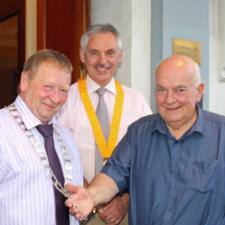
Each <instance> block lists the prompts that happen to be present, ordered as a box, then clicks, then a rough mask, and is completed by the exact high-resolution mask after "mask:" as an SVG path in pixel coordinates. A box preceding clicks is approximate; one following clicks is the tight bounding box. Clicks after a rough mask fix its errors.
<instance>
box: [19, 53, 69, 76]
mask: <svg viewBox="0 0 225 225" xmlns="http://www.w3.org/2000/svg"><path fill="white" fill-rule="evenodd" d="M44 62H53V63H56V64H57V65H58V66H59V67H60V68H62V69H64V70H65V71H67V72H68V73H70V74H72V72H73V66H72V64H71V62H70V60H69V59H68V58H67V56H66V55H64V54H63V53H61V52H58V51H55V50H52V49H43V50H39V51H37V52H36V53H34V54H33V55H32V56H31V57H29V58H28V59H27V61H26V62H25V63H24V65H23V71H25V72H28V74H29V79H32V78H33V77H34V75H35V73H36V72H37V70H38V67H39V66H40V65H41V64H42V63H44Z"/></svg>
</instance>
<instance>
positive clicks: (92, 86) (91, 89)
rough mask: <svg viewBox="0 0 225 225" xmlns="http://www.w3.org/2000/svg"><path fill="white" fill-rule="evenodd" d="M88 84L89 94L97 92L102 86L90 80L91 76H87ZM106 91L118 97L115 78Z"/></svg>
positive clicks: (106, 87)
mask: <svg viewBox="0 0 225 225" xmlns="http://www.w3.org/2000/svg"><path fill="white" fill-rule="evenodd" d="M86 83H87V90H88V93H89V94H92V93H94V92H96V90H97V89H99V88H100V87H101V86H100V85H99V84H98V83H96V82H95V81H94V80H92V79H91V78H90V76H88V75H87V77H86ZM105 89H106V90H107V91H109V92H111V93H112V94H114V95H116V87H115V79H114V77H113V78H112V79H111V81H110V82H109V83H108V84H107V85H106V86H105Z"/></svg>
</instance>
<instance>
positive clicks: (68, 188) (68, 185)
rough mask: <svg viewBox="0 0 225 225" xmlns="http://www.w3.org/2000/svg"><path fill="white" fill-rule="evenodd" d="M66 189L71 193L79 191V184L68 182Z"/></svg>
mask: <svg viewBox="0 0 225 225" xmlns="http://www.w3.org/2000/svg"><path fill="white" fill-rule="evenodd" d="M65 189H66V190H67V191H68V192H70V193H75V192H76V191H77V189H78V186H75V185H73V184H71V183H66V184H65Z"/></svg>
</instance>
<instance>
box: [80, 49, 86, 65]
mask: <svg viewBox="0 0 225 225" xmlns="http://www.w3.org/2000/svg"><path fill="white" fill-rule="evenodd" d="M80 61H81V62H82V63H84V61H85V60H84V50H83V49H82V48H80Z"/></svg>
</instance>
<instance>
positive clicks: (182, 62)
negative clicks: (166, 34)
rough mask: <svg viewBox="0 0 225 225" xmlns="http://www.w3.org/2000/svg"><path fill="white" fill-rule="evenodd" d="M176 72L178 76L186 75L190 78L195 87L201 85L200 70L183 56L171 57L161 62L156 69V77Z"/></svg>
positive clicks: (189, 59)
mask: <svg viewBox="0 0 225 225" xmlns="http://www.w3.org/2000/svg"><path fill="white" fill-rule="evenodd" d="M171 71H173V72H176V73H178V74H180V76H182V75H184V74H186V75H188V76H190V79H191V80H192V81H193V84H194V85H195V86H198V85H199V84H200V83H201V76H200V69H199V66H198V64H197V63H195V62H194V61H193V60H192V59H191V58H189V57H187V56H184V55H172V56H170V57H168V58H166V59H165V60H163V61H162V62H161V63H160V64H159V65H158V66H157V68H156V77H157V75H158V74H161V73H167V74H168V75H169V74H170V72H171Z"/></svg>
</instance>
